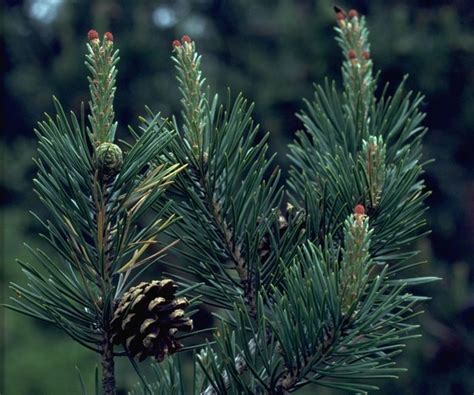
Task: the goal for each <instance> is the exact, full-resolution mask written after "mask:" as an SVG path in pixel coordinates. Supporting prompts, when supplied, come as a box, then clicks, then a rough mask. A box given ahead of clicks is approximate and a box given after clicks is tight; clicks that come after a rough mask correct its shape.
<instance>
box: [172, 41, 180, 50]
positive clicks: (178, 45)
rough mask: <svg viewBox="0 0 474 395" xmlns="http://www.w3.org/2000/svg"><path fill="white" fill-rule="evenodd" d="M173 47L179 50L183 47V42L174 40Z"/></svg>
mask: <svg viewBox="0 0 474 395" xmlns="http://www.w3.org/2000/svg"><path fill="white" fill-rule="evenodd" d="M171 45H172V46H173V48H178V47H180V46H181V42H180V41H179V40H173V42H172V43H171Z"/></svg>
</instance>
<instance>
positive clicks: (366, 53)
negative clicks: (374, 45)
mask: <svg viewBox="0 0 474 395" xmlns="http://www.w3.org/2000/svg"><path fill="white" fill-rule="evenodd" d="M362 57H363V58H364V59H365V60H369V59H370V53H369V52H368V51H364V52H362Z"/></svg>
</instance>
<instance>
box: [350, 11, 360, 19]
mask: <svg viewBox="0 0 474 395" xmlns="http://www.w3.org/2000/svg"><path fill="white" fill-rule="evenodd" d="M348 16H349V19H352V18H357V17H358V16H359V13H358V12H357V11H356V10H350V11H349V14H348Z"/></svg>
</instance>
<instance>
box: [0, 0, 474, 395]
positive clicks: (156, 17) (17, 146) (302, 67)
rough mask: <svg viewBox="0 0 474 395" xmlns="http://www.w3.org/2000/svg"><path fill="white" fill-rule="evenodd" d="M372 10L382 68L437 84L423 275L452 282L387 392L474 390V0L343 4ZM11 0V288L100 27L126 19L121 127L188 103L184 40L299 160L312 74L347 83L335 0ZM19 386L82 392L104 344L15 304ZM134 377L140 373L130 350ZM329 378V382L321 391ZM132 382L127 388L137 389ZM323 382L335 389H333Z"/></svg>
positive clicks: (429, 94)
mask: <svg viewBox="0 0 474 395" xmlns="http://www.w3.org/2000/svg"><path fill="white" fill-rule="evenodd" d="M341 3H343V4H342V5H343V6H347V8H349V7H355V8H358V9H359V10H360V11H362V12H363V13H365V14H366V15H367V19H368V26H369V29H370V31H371V36H370V37H371V43H372V56H373V58H374V61H375V69H376V70H377V69H381V70H382V74H381V80H382V81H383V82H385V81H390V82H391V83H392V84H393V86H395V84H396V83H398V82H399V81H400V80H401V78H402V76H403V75H404V74H405V73H409V74H410V75H411V78H410V79H409V81H408V84H409V86H410V87H411V88H412V89H414V90H421V91H422V92H423V93H425V94H426V104H425V106H424V110H425V111H426V112H427V113H428V116H427V118H426V122H425V124H426V125H427V126H428V127H429V128H430V132H429V134H428V135H427V138H426V140H425V143H426V144H425V151H424V152H425V156H426V158H436V162H434V163H433V164H431V165H430V166H429V167H428V169H427V173H426V179H427V184H428V186H429V188H430V189H431V190H432V191H433V195H432V197H430V198H429V200H428V203H429V205H430V206H431V210H430V211H429V212H428V216H429V227H430V228H431V229H432V230H433V233H432V234H431V235H430V237H428V238H426V239H424V240H423V241H421V242H420V243H419V246H418V247H419V249H420V250H421V251H422V254H423V257H424V259H426V260H428V261H429V263H428V264H425V265H424V266H422V267H421V268H420V269H418V270H420V271H421V272H422V273H421V274H422V275H438V276H441V277H443V278H444V280H443V281H442V282H440V283H436V284H435V285H431V286H427V287H426V289H423V293H425V294H429V295H432V296H433V301H431V302H429V303H427V304H426V314H424V315H422V316H421V317H420V318H418V320H419V321H420V324H421V325H422V330H421V331H422V333H423V338H422V339H421V340H417V341H412V342H411V343H409V345H408V347H407V351H406V353H405V354H403V355H402V357H401V358H400V359H399V360H400V363H401V364H402V365H403V366H405V367H408V368H409V370H408V372H407V373H406V374H404V375H402V377H401V378H400V380H398V381H396V382H387V383H382V391H381V393H383V394H399V393H403V394H422V393H423V394H424V393H428V394H440V395H441V394H443V395H445V394H471V393H472V392H473V391H474V377H473V376H472V371H474V337H473V335H472V334H473V333H474V286H473V282H474V253H473V247H472V246H473V245H474V155H473V154H472V150H473V146H474V134H473V132H474V111H472V109H473V108H474V9H473V7H472V4H471V1H469V0H455V1H441V0H438V1H426V0H425V1H423V0H417V1H409V0H398V1H392V2H386V1H381V0H372V1H370V2H369V1H353V2H351V3H349V2H341ZM4 5H5V6H4V8H3V10H2V17H3V21H2V22H3V23H2V33H1V35H2V42H3V45H2V47H1V51H2V53H1V54H0V57H1V58H2V60H3V63H2V66H3V69H4V74H3V76H4V80H3V83H4V90H3V94H2V110H3V114H2V115H3V116H2V121H3V125H2V137H3V139H2V142H1V145H0V149H1V151H0V155H1V158H2V170H3V171H2V178H1V183H0V188H1V194H0V197H1V215H2V221H3V223H2V243H3V244H2V250H3V251H2V262H1V263H0V265H1V268H2V271H3V276H2V284H1V289H2V292H3V297H5V296H6V292H7V289H6V284H7V283H8V281H11V280H15V281H17V280H19V279H20V270H19V267H18V265H16V264H15V262H14V259H15V257H18V258H30V257H28V255H27V252H26V250H25V249H24V248H23V247H22V242H23V241H28V242H30V243H31V244H33V245H35V244H37V245H38V243H40V242H39V241H38V240H37V236H36V233H37V231H38V230H39V229H38V225H37V224H36V223H34V222H33V220H32V217H31V216H29V215H28V210H34V211H37V212H40V213H42V212H43V211H42V210H43V208H42V207H41V206H40V205H39V203H38V201H37V199H36V198H35V196H34V195H33V193H32V184H31V178H32V176H33V175H34V171H35V170H34V167H33V163H32V161H31V158H32V156H34V155H35V147H36V140H35V137H34V134H33V128H34V127H35V125H36V122H37V121H38V120H41V119H42V118H43V112H45V111H47V112H52V111H53V102H52V100H51V96H52V95H53V94H54V95H56V96H57V97H58V98H60V100H61V101H62V103H63V105H64V107H65V108H66V109H69V108H70V109H73V110H74V111H76V112H77V111H78V110H79V106H80V102H81V101H87V94H88V91H87V82H86V74H87V72H86V68H85V67H84V53H85V42H86V33H87V31H88V30H89V29H90V28H92V27H94V28H96V29H97V30H99V31H100V32H104V31H106V30H111V31H112V32H113V33H114V35H115V41H116V43H117V46H118V47H119V48H120V51H121V58H122V60H121V61H120V64H119V75H118V93H117V97H116V114H117V116H118V120H119V125H120V126H119V131H118V133H119V137H125V136H126V133H127V131H126V127H125V125H127V124H136V120H137V115H139V114H143V113H144V106H145V104H147V105H149V106H150V107H151V108H152V109H153V110H155V111H162V112H163V113H164V114H166V115H169V114H172V113H178V111H179V102H178V100H179V95H178V91H177V83H176V82H175V77H174V69H173V65H172V62H171V60H170V52H171V45H170V43H171V41H172V40H173V39H174V38H179V37H181V36H182V35H183V34H186V33H187V34H189V35H191V37H193V39H195V40H196V42H197V46H198V50H199V51H200V52H201V53H202V54H203V68H204V70H205V72H206V74H207V75H208V78H209V79H208V82H209V83H210V84H211V85H212V86H213V87H218V89H219V91H220V93H225V87H226V86H231V87H232V91H233V92H234V94H237V93H238V92H240V91H242V92H243V93H244V95H245V96H246V97H248V98H249V99H250V100H252V101H255V102H256V107H255V118H256V120H257V121H258V122H259V123H261V125H262V130H263V131H270V132H271V145H272V148H273V150H275V151H276V152H278V161H279V163H280V164H281V166H282V167H283V169H284V170H286V168H287V159H286V153H287V151H286V144H287V143H288V142H290V141H291V140H292V139H293V135H294V132H295V131H296V130H297V129H298V128H300V127H301V124H300V121H298V120H297V118H296V117H295V116H294V113H295V112H296V111H298V110H299V109H300V107H301V106H302V100H301V99H302V97H307V98H312V82H321V81H322V79H323V77H324V76H325V75H328V76H329V77H331V78H335V79H336V80H337V81H338V82H340V80H341V77H340V64H341V60H342V57H341V54H340V52H339V48H338V47H337V45H336V43H335V41H334V40H333V37H334V32H333V30H332V26H333V25H334V15H333V11H332V2H330V1H325V0H324V1H316V0H313V1H310V0H293V1H289V0H266V1H258V2H257V1H253V0H252V1H251V0H237V1H230V0H226V1H225V0H222V1H218V0H214V1H212V0H194V1H191V0H178V1H171V0H170V1H159V2H158V1H155V2H153V1H117V0H115V1H114V0H108V1H101V2H98V1H96V2H92V1H78V0H75V1H74V0H42V1H40V0H31V1H21V0H17V1H14V0H9V1H6V2H4ZM0 314H2V315H3V317H2V319H3V322H2V329H3V332H2V335H3V338H2V341H3V344H2V353H3V355H2V363H3V366H2V367H1V370H2V373H1V374H0V377H1V378H3V379H4V381H3V382H2V383H1V384H0V385H1V386H3V387H4V388H2V387H1V386H0V392H1V393H5V394H6V395H17V394H18V395H27V394H37V395H41V394H48V395H54V394H64V393H71V394H79V381H78V379H77V374H76V372H75V369H74V367H75V365H77V366H78V367H79V368H80V369H81V371H82V373H83V375H84V376H85V378H86V379H87V380H88V381H89V383H90V384H91V383H92V374H93V367H94V363H95V356H94V355H93V354H92V353H89V352H87V351H84V350H82V349H81V348H80V347H79V346H77V345H76V344H74V343H73V342H72V341H71V340H69V339H68V338H66V337H65V336H64V335H63V334H62V333H60V332H59V331H58V330H56V329H53V328H52V327H50V326H47V325H44V324H42V323H38V322H35V321H33V320H32V319H30V318H27V317H23V316H19V315H17V314H16V313H12V312H10V311H4V310H3V309H2V310H1V311H0ZM118 370H119V375H118V377H119V384H120V386H121V387H122V388H130V387H131V385H132V384H133V383H135V382H136V380H137V379H136V376H135V375H134V374H133V373H132V372H131V371H130V369H128V367H126V365H125V363H124V364H123V366H122V364H121V363H119V366H118ZM318 391H319V390H318ZM122 393H125V392H124V391H123V392H122ZM320 393H324V391H321V392H320Z"/></svg>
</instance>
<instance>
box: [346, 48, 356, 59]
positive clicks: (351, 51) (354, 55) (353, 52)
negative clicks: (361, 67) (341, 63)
mask: <svg viewBox="0 0 474 395" xmlns="http://www.w3.org/2000/svg"><path fill="white" fill-rule="evenodd" d="M347 56H348V57H349V59H351V60H353V59H355V58H357V54H356V52H355V51H354V50H353V49H349V52H348V53H347Z"/></svg>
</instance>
